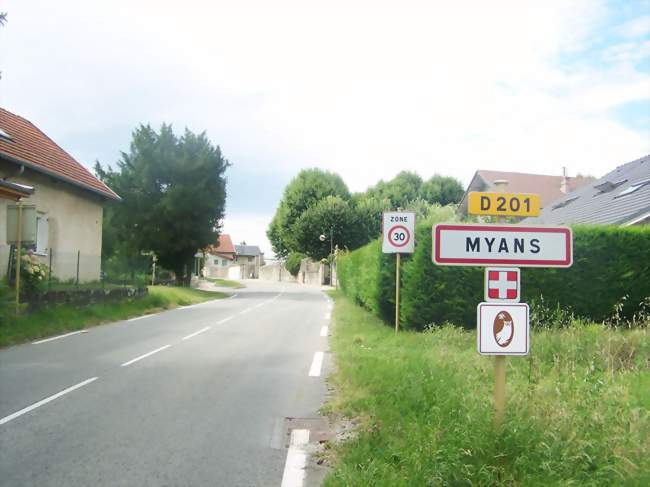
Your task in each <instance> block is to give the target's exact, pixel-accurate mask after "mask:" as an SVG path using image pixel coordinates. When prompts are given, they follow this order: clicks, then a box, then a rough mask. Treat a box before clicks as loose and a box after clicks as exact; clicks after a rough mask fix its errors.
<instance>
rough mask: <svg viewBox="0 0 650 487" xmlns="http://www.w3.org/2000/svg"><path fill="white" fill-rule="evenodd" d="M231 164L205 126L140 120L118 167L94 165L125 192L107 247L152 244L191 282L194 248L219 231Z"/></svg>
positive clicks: (109, 219) (109, 218)
mask: <svg viewBox="0 0 650 487" xmlns="http://www.w3.org/2000/svg"><path fill="white" fill-rule="evenodd" d="M229 165H230V164H229V163H228V161H227V160H226V159H225V158H224V157H223V156H222V154H221V149H220V148H219V146H216V147H215V146H213V145H212V143H211V142H210V141H209V140H208V138H207V136H206V134H205V133H201V134H198V135H197V134H194V133H192V132H191V131H189V130H187V129H186V130H185V133H184V134H183V135H182V136H181V137H177V136H176V135H175V134H174V132H173V130H172V127H171V125H166V124H163V125H162V127H161V128H160V131H159V132H156V131H155V130H153V129H152V128H151V127H150V126H149V125H141V126H140V127H138V128H137V129H136V130H135V131H134V132H133V140H132V142H131V147H130V151H129V153H122V158H121V160H120V161H118V163H117V170H112V169H110V168H107V169H104V168H102V167H101V165H100V164H99V163H97V164H96V166H95V171H96V173H97V175H98V176H99V177H100V179H102V180H103V181H104V182H105V183H106V184H108V185H109V186H110V187H111V188H112V189H113V190H114V191H115V192H116V193H117V194H118V195H120V196H121V198H122V201H121V202H118V203H115V204H112V205H110V206H109V207H108V208H107V211H106V218H105V222H106V223H108V224H109V226H106V225H105V226H104V232H105V239H104V241H105V242H106V245H107V249H106V250H107V251H108V252H117V251H121V252H124V253H126V254H131V255H138V254H140V253H141V252H142V251H153V252H154V253H155V254H156V255H157V257H158V261H159V262H160V264H161V265H162V266H163V267H165V268H167V269H171V270H173V271H174V272H175V274H176V279H177V281H178V282H187V281H188V279H189V272H188V271H190V270H191V268H192V265H191V264H192V261H193V258H194V254H195V253H196V252H197V251H198V250H200V249H202V248H205V247H206V246H207V245H209V244H212V243H214V242H215V241H216V238H217V236H218V231H219V228H220V225H221V220H222V219H223V216H224V209H225V200H226V179H225V171H226V169H227V167H228V166H229ZM104 255H106V253H104Z"/></svg>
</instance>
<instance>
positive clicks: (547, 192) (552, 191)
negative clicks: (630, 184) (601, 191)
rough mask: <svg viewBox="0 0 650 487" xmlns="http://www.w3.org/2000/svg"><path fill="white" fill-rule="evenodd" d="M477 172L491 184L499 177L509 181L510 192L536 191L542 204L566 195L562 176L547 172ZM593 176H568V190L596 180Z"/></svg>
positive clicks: (507, 188) (508, 190)
mask: <svg viewBox="0 0 650 487" xmlns="http://www.w3.org/2000/svg"><path fill="white" fill-rule="evenodd" d="M476 173H477V174H478V175H479V176H480V177H481V178H482V179H483V180H484V181H486V182H487V183H489V184H490V185H493V184H494V181H497V180H499V179H505V180H507V181H508V186H507V187H506V191H507V192H509V193H535V194H538V195H539V197H540V199H541V202H542V206H546V205H547V204H549V203H552V202H553V201H555V200H557V199H558V198H561V197H562V196H564V194H565V193H563V192H562V191H561V186H562V176H547V175H545V174H527V173H521V172H504V171H485V170H478V171H476ZM594 180H595V178H592V177H583V176H579V177H573V178H570V177H567V188H566V192H567V193H569V192H571V191H573V190H574V189H578V188H579V187H581V186H584V185H585V184H588V183H590V182H591V181H594Z"/></svg>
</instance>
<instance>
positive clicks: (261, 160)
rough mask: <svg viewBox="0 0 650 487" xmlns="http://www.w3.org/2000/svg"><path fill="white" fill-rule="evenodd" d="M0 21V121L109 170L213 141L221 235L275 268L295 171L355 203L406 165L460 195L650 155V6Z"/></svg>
mask: <svg viewBox="0 0 650 487" xmlns="http://www.w3.org/2000/svg"><path fill="white" fill-rule="evenodd" d="M271 3H274V4H275V5H278V6H276V7H273V8H270V7H260V6H257V5H268V4H271ZM488 4H489V7H488V6H487V5H488ZM234 5H239V6H241V5H247V6H249V8H239V7H238V8H234V7H233V6H234ZM306 5H309V6H310V7H306ZM319 5H320V7H319ZM481 5H484V7H480V6H481ZM352 6H354V7H352ZM0 11H3V12H7V13H8V23H7V24H6V25H5V27H3V28H0V70H1V71H2V79H1V80H0V105H1V106H3V107H4V108H6V109H8V110H10V111H12V112H14V113H17V114H19V115H21V116H24V117H25V118H27V119H29V120H31V121H32V122H33V123H34V124H36V125H37V126H38V127H39V128H40V129H41V130H43V131H44V132H45V133H47V134H48V135H49V136H50V137H51V138H53V139H54V140H55V141H56V142H57V143H58V144H59V145H61V146H62V147H63V148H64V149H66V150H67V151H68V152H69V153H70V154H72V155H73V157H75V158H76V159H77V160H78V161H80V162H81V163H82V164H85V165H86V166H88V167H91V166H92V165H93V164H94V161H95V160H99V161H100V162H101V163H103V164H114V163H115V161H117V160H118V158H119V156H120V151H126V150H128V145H129V141H130V138H131V132H132V130H133V129H134V128H135V127H136V126H137V125H138V124H139V123H151V124H152V125H154V126H159V125H160V124H161V123H162V122H169V123H172V124H173V125H174V127H175V128H176V130H177V131H179V132H180V131H181V130H183V129H184V128H185V127H188V128H190V129H191V130H193V131H196V132H200V131H202V130H205V131H207V134H208V136H209V138H210V139H211V140H212V142H213V143H215V144H219V145H220V146H221V148H222V150H223V153H224V155H225V156H226V157H227V158H228V159H229V160H230V161H231V162H232V164H233V166H232V168H230V169H229V171H228V200H227V215H226V220H225V224H224V230H225V231H226V232H227V233H230V234H231V235H232V237H233V240H234V241H235V242H239V241H241V240H245V241H246V242H247V243H249V244H260V245H261V246H262V248H263V250H264V251H265V252H267V253H270V246H269V244H268V242H267V240H266V236H265V230H266V226H267V225H268V222H269V221H270V219H271V217H272V215H273V213H274V211H275V208H276V206H277V204H278V202H279V200H280V198H281V195H282V190H283V188H284V186H285V185H286V183H287V182H288V181H289V180H290V179H291V178H292V177H293V176H294V175H295V174H296V173H297V172H298V171H299V169H301V168H306V167H315V166H317V167H321V168H325V169H329V170H333V171H336V172H338V173H339V174H341V176H342V177H343V178H344V180H345V181H346V182H347V184H348V186H349V187H350V189H351V190H353V191H360V190H364V189H365V188H366V187H368V186H369V185H372V184H375V183H376V182H377V181H378V180H379V179H382V178H383V179H387V178H391V177H392V176H394V175H395V174H396V173H397V172H399V171H401V170H404V169H409V170H414V171H417V172H418V173H419V174H420V175H422V176H423V177H424V178H427V177H430V176H431V175H433V174H434V173H440V174H444V175H451V176H455V177H457V178H459V179H460V180H461V181H462V182H463V184H464V185H466V184H467V183H468V182H469V180H470V178H471V176H472V175H473V173H474V171H475V170H477V169H479V168H481V169H496V170H507V171H522V172H534V173H542V174H557V175H559V174H561V171H562V166H566V167H567V168H568V171H569V175H575V174H577V173H583V174H591V175H594V176H602V175H603V174H605V173H606V172H608V171H610V170H612V169H614V168H615V167H616V166H617V165H620V164H622V163H625V162H628V161H630V160H633V159H637V158H639V157H641V156H644V155H646V154H648V153H650V2H649V1H639V2H633V1H615V2H600V1H587V2H580V1H578V2H569V1H559V2H553V1H549V0H546V1H543V2H530V3H526V2H525V1H513V2H496V1H492V2H479V1H477V2H460V1H453V2H448V3H444V2H441V1H435V0H430V1H428V2H408V1H404V0H402V1H395V2H382V1H377V0H374V1H368V2H361V1H359V2H354V1H345V2H338V1H333V0H330V1H328V2H323V3H318V2H309V1H308V0H305V1H302V2H293V3H292V2H260V3H258V4H256V3H254V2H244V1H240V2H218V1H209V2H208V1H203V2H202V1H192V0H185V1H182V2H181V1H175V2H167V1H162V0H156V1H148V0H146V1H145V0H140V1H138V0H130V1H119V0H113V1H100V0H93V1H81V0H79V1H66V0H57V1H56V2H53V1H36V0H1V1H0Z"/></svg>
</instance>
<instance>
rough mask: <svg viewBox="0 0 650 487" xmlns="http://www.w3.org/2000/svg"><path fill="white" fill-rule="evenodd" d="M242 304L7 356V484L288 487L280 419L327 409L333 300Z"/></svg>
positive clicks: (284, 298) (304, 293)
mask: <svg viewBox="0 0 650 487" xmlns="http://www.w3.org/2000/svg"><path fill="white" fill-rule="evenodd" d="M233 293H236V296H235V297H234V298H232V299H223V300H215V301H210V302H207V303H203V304H200V305H195V306H191V307H187V308H183V309H176V310H171V311H166V312H163V313H160V314H157V315H154V316H151V317H147V318H142V319H137V320H133V321H121V322H116V323H112V324H109V325H103V326H99V327H94V328H90V329H89V330H88V332H87V333H82V334H76V335H72V336H68V337H65V338H61V339H58V340H54V341H49V342H45V343H40V344H32V343H30V344H25V345H21V346H17V347H12V348H9V349H5V350H2V351H0V486H66V487H67V486H70V487H73V486H84V487H85V486H267V485H269V486H279V485H280V483H281V480H282V474H283V468H284V462H285V458H286V454H287V450H286V445H285V438H284V435H285V433H286V432H285V431H284V430H283V425H284V418H286V417H305V418H308V417H316V416H318V409H319V408H320V406H321V405H322V404H323V401H324V397H325V392H326V389H325V385H324V379H323V374H321V375H320V376H310V375H309V372H310V367H311V365H312V359H313V357H314V353H315V352H317V351H326V350H327V338H326V337H321V336H320V335H321V328H322V326H323V325H327V324H328V323H327V314H328V301H327V300H326V298H325V296H324V294H323V293H322V292H320V290H318V289H315V288H309V287H306V286H299V285H295V284H280V283H277V284H276V283H263V282H251V281H247V288H246V289H240V290H233ZM207 327H209V328H208V329H206V328H207ZM196 332H200V333H198V334H195V333H196ZM194 334H195V335H194ZM156 350H158V351H157V352H155V353H153V354H151V355H148V356H147V355H146V354H148V353H150V352H153V351H156ZM143 356H144V357H143ZM325 356H326V359H325V360H326V361H327V360H328V359H327V354H326V355H325ZM140 357H143V358H140ZM138 358H140V360H137V361H134V360H135V359H138ZM95 377H96V378H97V379H95V380H92V379H93V378H95ZM75 385H79V387H78V388H76V389H73V390H68V389H69V388H71V387H72V386H75ZM66 390H68V392H66V393H65V394H62V395H60V396H58V397H54V398H53V399H52V400H51V401H49V402H47V403H44V404H41V405H40V406H38V407H36V408H34V409H32V410H28V411H27V412H24V414H21V415H15V414H14V413H18V412H21V411H24V410H25V408H29V407H30V406H33V405H38V404H39V402H40V401H43V400H44V399H47V398H52V396H54V395H56V394H57V393H60V392H62V391H66ZM12 415H14V416H12Z"/></svg>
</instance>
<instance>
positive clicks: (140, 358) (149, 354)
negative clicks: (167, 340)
mask: <svg viewBox="0 0 650 487" xmlns="http://www.w3.org/2000/svg"><path fill="white" fill-rule="evenodd" d="M169 347H171V345H165V346H164V347H160V348H157V349H155V350H152V351H151V352H148V353H145V354H144V355H140V356H139V357H136V358H134V359H132V360H129V361H128V362H124V363H123V364H122V365H120V367H126V366H128V365H131V364H133V363H135V362H137V361H138V360H142V359H143V358H147V357H149V356H151V355H153V354H154V353H158V352H162V351H163V350H165V349H166V348H169Z"/></svg>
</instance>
